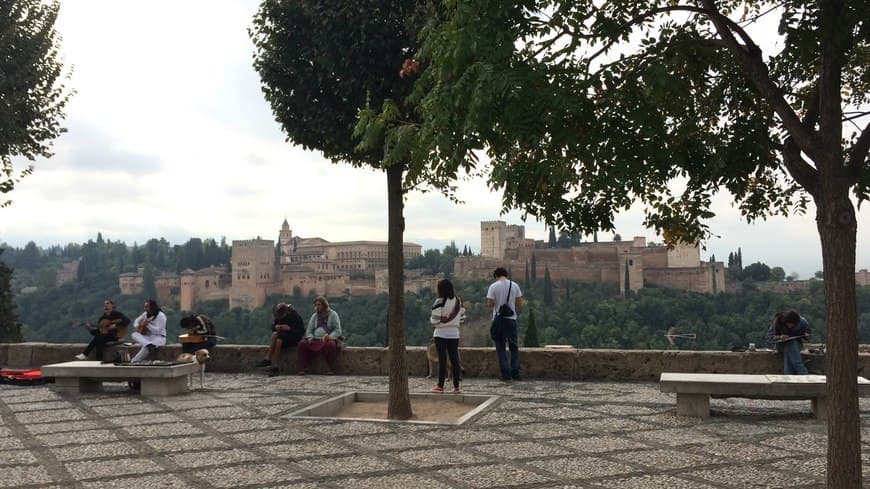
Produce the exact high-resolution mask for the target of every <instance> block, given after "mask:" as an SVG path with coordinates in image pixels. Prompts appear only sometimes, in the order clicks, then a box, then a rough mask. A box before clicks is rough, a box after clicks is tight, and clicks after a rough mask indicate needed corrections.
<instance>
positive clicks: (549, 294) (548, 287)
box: [544, 267, 553, 306]
mask: <svg viewBox="0 0 870 489" xmlns="http://www.w3.org/2000/svg"><path fill="white" fill-rule="evenodd" d="M544 304H546V305H548V306H552V305H553V281H552V280H550V269H549V268H548V267H544Z"/></svg>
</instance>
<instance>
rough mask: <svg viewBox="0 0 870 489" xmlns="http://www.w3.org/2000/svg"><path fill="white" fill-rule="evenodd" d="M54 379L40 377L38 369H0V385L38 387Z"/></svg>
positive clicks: (40, 373)
mask: <svg viewBox="0 0 870 489" xmlns="http://www.w3.org/2000/svg"><path fill="white" fill-rule="evenodd" d="M51 380H54V379H47V378H45V377H43V376H42V370H41V369H38V368H28V369H11V368H10V369H6V368H4V369H0V384H14V385H40V384H44V383H46V382H50V381H51Z"/></svg>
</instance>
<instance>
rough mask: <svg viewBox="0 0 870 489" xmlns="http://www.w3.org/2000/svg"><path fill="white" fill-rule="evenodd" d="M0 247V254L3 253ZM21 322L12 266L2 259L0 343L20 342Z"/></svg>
mask: <svg viewBox="0 0 870 489" xmlns="http://www.w3.org/2000/svg"><path fill="white" fill-rule="evenodd" d="M3 251H4V250H3V249H0V255H2V254H3ZM21 341H23V339H22V337H21V324H19V323H18V314H17V312H16V307H15V301H14V300H13V295H12V268H10V267H9V266H8V265H6V263H5V262H3V261H2V260H0V343H18V342H21Z"/></svg>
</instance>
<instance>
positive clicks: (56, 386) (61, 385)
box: [51, 377, 79, 394]
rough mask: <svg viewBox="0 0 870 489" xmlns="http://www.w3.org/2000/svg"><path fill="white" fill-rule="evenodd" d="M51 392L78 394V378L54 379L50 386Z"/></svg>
mask: <svg viewBox="0 0 870 489" xmlns="http://www.w3.org/2000/svg"><path fill="white" fill-rule="evenodd" d="M51 390H53V391H57V392H66V393H70V394H78V393H79V379H78V377H55V378H54V383H53V384H51Z"/></svg>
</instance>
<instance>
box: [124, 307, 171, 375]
mask: <svg viewBox="0 0 870 489" xmlns="http://www.w3.org/2000/svg"><path fill="white" fill-rule="evenodd" d="M133 328H134V329H135V331H134V333H133V335H132V336H133V342H134V343H136V344H137V345H142V348H141V349H140V350H139V353H137V354H136V356H135V357H133V360H132V361H133V362H140V361H142V360H147V359H148V358H149V357H150V356H151V354H152V353H153V352H155V351H156V350H157V347H160V346H163V345H165V344H166V315H165V314H163V311H161V310H160V306H158V305H157V301H155V300H154V299H148V300H147V301H145V311H144V312H143V313H142V314H140V315H139V317H137V318H136V319H134V320H133Z"/></svg>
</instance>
